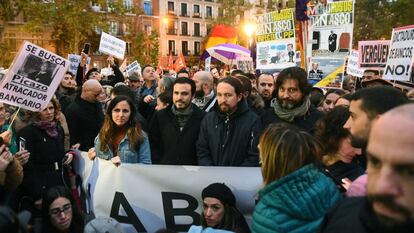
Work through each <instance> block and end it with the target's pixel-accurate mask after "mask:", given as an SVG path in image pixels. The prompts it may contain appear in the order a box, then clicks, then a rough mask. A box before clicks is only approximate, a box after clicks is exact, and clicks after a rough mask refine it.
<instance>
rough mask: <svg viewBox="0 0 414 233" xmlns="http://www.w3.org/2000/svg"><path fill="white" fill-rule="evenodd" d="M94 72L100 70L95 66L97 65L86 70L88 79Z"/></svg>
mask: <svg viewBox="0 0 414 233" xmlns="http://www.w3.org/2000/svg"><path fill="white" fill-rule="evenodd" d="M92 72H99V70H98V68H95V67H94V68H91V69H90V70H88V72H86V75H85V79H86V80H88V79H89V75H91V73H92Z"/></svg>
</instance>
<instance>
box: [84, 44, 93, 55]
mask: <svg viewBox="0 0 414 233" xmlns="http://www.w3.org/2000/svg"><path fill="white" fill-rule="evenodd" d="M90 47H91V44H89V43H85V44H84V45H83V50H82V52H83V53H85V54H89V49H90Z"/></svg>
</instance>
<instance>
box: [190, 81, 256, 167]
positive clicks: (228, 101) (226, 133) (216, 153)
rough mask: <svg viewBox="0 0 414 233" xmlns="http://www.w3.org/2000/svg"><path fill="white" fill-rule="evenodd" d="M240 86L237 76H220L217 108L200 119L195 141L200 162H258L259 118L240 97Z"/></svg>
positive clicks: (222, 163)
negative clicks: (198, 134)
mask: <svg viewBox="0 0 414 233" xmlns="http://www.w3.org/2000/svg"><path fill="white" fill-rule="evenodd" d="M242 92H243V86H242V84H241V82H240V81H239V80H238V79H236V78H223V79H221V80H220V81H219V83H218V85H217V102H218V105H219V111H218V112H209V113H208V114H207V115H206V117H205V118H204V119H203V121H202V122H201V128H200V136H199V138H198V142H197V157H198V164H199V165H201V166H258V165H259V163H258V162H259V159H258V151H257V144H258V137H259V134H260V132H261V124H260V118H259V117H258V116H257V115H256V114H255V113H254V112H252V111H251V110H250V109H249V107H248V106H247V103H246V101H245V100H244V99H243V93H242Z"/></svg>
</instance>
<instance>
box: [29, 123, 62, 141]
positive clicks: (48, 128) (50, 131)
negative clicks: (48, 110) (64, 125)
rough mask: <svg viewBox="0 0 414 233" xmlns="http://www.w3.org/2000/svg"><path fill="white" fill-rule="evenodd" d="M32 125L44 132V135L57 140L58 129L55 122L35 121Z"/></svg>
mask: <svg viewBox="0 0 414 233" xmlns="http://www.w3.org/2000/svg"><path fill="white" fill-rule="evenodd" d="M33 125H34V126H36V127H37V128H39V129H41V130H43V131H45V132H46V134H47V135H48V136H49V137H51V138H53V139H57V138H58V135H59V133H58V127H57V122H56V121H35V122H33Z"/></svg>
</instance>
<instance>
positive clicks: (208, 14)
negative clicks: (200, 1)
mask: <svg viewBox="0 0 414 233" xmlns="http://www.w3.org/2000/svg"><path fill="white" fill-rule="evenodd" d="M206 17H207V18H211V17H213V7H211V6H206Z"/></svg>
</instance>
